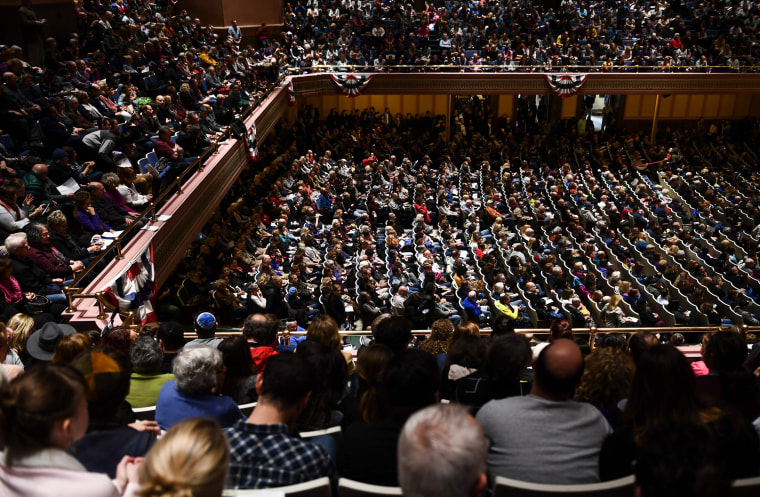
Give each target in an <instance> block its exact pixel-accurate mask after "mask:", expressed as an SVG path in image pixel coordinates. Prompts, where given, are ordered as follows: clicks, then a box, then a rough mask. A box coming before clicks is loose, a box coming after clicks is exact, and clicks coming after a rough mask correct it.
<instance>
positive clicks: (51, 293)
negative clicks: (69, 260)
mask: <svg viewBox="0 0 760 497" xmlns="http://www.w3.org/2000/svg"><path fill="white" fill-rule="evenodd" d="M5 248H6V249H7V250H8V258H9V259H10V261H11V266H12V267H13V277H14V278H16V280H17V281H18V284H19V286H20V287H21V291H22V292H24V293H25V294H27V298H29V294H30V293H33V294H37V295H44V296H45V297H47V299H48V300H49V301H50V302H51V303H53V304H63V305H66V304H67V301H66V296H65V295H64V294H63V293H62V289H63V278H55V279H51V278H50V276H48V274H47V273H46V272H45V271H44V270H43V269H42V268H41V267H39V266H37V265H36V264H34V263H33V262H32V260H31V259H30V258H29V242H28V241H27V239H26V233H13V234H11V235H9V236H8V238H6V239H5Z"/></svg>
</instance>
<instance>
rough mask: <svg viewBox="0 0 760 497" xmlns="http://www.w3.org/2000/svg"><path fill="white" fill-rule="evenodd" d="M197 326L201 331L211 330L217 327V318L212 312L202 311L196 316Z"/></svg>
mask: <svg viewBox="0 0 760 497" xmlns="http://www.w3.org/2000/svg"><path fill="white" fill-rule="evenodd" d="M195 327H196V328H197V329H199V330H201V331H211V330H213V329H214V328H215V327H216V318H215V317H214V315H213V314H211V313H210V312H202V313H200V314H198V317H196V318H195Z"/></svg>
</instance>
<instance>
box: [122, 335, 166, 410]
mask: <svg viewBox="0 0 760 497" xmlns="http://www.w3.org/2000/svg"><path fill="white" fill-rule="evenodd" d="M129 358H130V359H131V360H132V376H131V377H130V379H129V385H130V386H129V394H128V395H127V402H129V403H130V405H131V406H132V407H134V408H137V407H150V406H154V405H156V401H157V400H158V394H159V392H160V391H161V387H163V386H164V383H166V382H167V381H169V380H173V379H174V375H173V374H161V364H162V363H163V361H164V353H163V352H162V351H161V346H160V345H159V344H158V342H157V341H155V340H154V339H153V338H152V337H149V336H147V335H143V336H140V337H137V338H136V339H135V342H134V343H133V344H132V348H131V349H130V351H129Z"/></svg>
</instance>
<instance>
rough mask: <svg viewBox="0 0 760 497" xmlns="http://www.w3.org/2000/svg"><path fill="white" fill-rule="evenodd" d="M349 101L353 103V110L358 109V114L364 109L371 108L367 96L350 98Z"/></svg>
mask: <svg viewBox="0 0 760 497" xmlns="http://www.w3.org/2000/svg"><path fill="white" fill-rule="evenodd" d="M349 100H353V101H354V109H359V111H360V112H361V111H363V110H364V109H369V108H370V107H371V106H372V104H371V103H370V101H369V96H367V95H359V96H358V97H354V98H350V99H349Z"/></svg>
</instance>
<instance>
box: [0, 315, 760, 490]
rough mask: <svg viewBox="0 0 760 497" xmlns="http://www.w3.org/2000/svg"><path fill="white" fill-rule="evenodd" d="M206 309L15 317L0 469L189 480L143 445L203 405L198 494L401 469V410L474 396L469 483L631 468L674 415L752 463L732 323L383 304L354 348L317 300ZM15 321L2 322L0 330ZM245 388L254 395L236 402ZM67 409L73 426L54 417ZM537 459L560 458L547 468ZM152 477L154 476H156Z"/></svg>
mask: <svg viewBox="0 0 760 497" xmlns="http://www.w3.org/2000/svg"><path fill="white" fill-rule="evenodd" d="M216 327H217V322H216V320H215V317H214V316H213V314H211V313H208V312H204V313H201V314H199V315H198V316H196V318H195V320H194V328H195V333H196V336H197V338H195V339H193V340H190V341H189V342H187V343H186V341H185V338H184V333H185V331H184V329H183V328H182V326H181V325H179V324H178V323H174V322H165V323H162V324H158V323H156V324H149V325H145V326H144V327H142V328H141V329H140V331H139V333H135V331H134V330H131V329H129V328H126V327H115V328H110V329H108V330H106V331H105V332H104V333H101V332H98V331H95V330H93V331H92V332H89V333H77V332H76V331H75V330H74V329H73V328H71V327H70V326H67V325H61V324H55V323H47V324H46V325H44V326H43V327H42V328H40V329H38V330H36V331H33V332H32V333H31V334H29V335H27V337H26V340H25V341H24V342H22V343H21V347H23V349H20V350H16V349H13V348H10V347H8V346H7V345H4V346H3V349H1V350H0V351H2V352H5V353H8V352H10V351H11V350H12V351H13V354H17V353H19V354H21V355H22V356H24V357H25V358H26V360H25V361H24V364H23V366H24V367H25V370H22V367H21V366H7V365H3V366H2V368H1V369H2V371H3V375H2V377H3V378H5V375H6V374H10V375H11V376H12V377H13V379H12V380H11V381H10V383H7V384H4V385H3V386H2V396H0V398H1V399H2V402H3V403H2V411H0V413H2V414H0V427H1V428H2V431H0V433H2V438H0V441H1V442H2V444H3V446H4V449H5V450H6V458H5V459H4V460H3V461H2V463H0V464H2V466H3V472H2V473H0V485H3V488H8V489H10V488H16V489H19V488H21V489H25V490H24V491H25V492H28V491H31V490H30V489H31V487H30V485H32V484H33V483H31V481H30V476H31V475H34V477H35V480H34V483H35V484H36V483H39V482H40V481H43V482H46V483H50V484H52V483H59V484H62V483H63V482H64V481H66V487H65V489H66V490H72V489H74V488H80V487H83V488H84V487H86V486H87V485H90V486H94V488H96V489H98V491H100V492H102V494H103V495H130V496H131V495H134V493H133V492H135V491H136V487H137V486H138V485H141V486H142V487H143V489H142V490H140V493H139V495H164V493H163V492H165V490H164V489H165V488H166V486H170V487H171V488H175V486H182V485H191V484H192V482H191V481H188V473H189V472H188V469H195V468H189V467H188V466H184V467H183V468H171V469H169V468H166V467H164V468H163V474H161V475H155V474H152V473H151V472H150V471H149V470H148V469H147V468H151V467H152V465H153V464H155V458H156V457H158V456H156V454H155V452H156V451H159V450H161V448H162V447H163V446H164V445H165V444H166V442H164V441H163V439H164V438H166V439H167V440H171V439H172V437H173V433H175V432H177V431H178V430H181V429H182V427H184V426H186V425H187V424H188V423H190V422H193V423H198V422H200V421H188V420H194V419H195V418H210V419H211V420H212V421H211V422H210V423H211V424H210V425H209V426H211V427H216V428H215V429H216V430H217V431H218V433H219V434H218V436H217V438H216V440H217V442H218V443H217V444H216V446H217V448H218V450H220V451H222V454H220V455H219V458H220V460H221V461H223V463H222V469H223V471H222V473H224V478H222V479H223V480H224V481H220V482H219V487H218V490H217V493H212V494H209V495H214V496H216V495H221V492H222V488H223V487H225V486H226V487H227V488H241V489H242V488H271V487H279V486H283V485H289V484H295V483H300V482H304V481H310V480H314V479H317V478H319V477H323V476H327V477H328V478H329V479H330V480H331V481H332V482H333V484H335V483H336V481H337V478H338V476H339V475H340V476H341V477H343V478H349V479H351V480H356V481H360V482H364V483H369V484H374V485H383V486H388V487H397V486H399V484H400V485H401V486H402V487H404V485H407V484H409V482H408V480H407V479H406V478H405V476H404V475H405V471H406V469H405V468H404V466H405V464H411V462H410V461H409V458H410V457H411V455H410V454H409V453H408V452H406V451H404V450H400V448H399V447H403V446H404V443H405V442H404V441H403V436H402V437H401V440H402V441H401V442H400V441H399V435H401V434H402V433H403V432H404V431H405V430H406V428H405V425H406V424H407V423H408V422H409V421H408V420H409V419H410V417H411V416H413V415H414V414H415V413H416V412H419V411H420V410H422V409H424V408H426V407H428V406H431V405H434V404H436V403H437V402H438V401H439V399H441V398H443V399H448V400H449V402H451V403H454V404H458V405H461V406H462V409H463V411H464V412H466V411H470V413H472V415H473V416H475V420H476V421H475V420H473V419H472V418H469V419H470V421H469V422H470V423H474V426H478V427H479V429H478V431H480V430H482V433H483V434H484V435H485V437H486V439H487V440H488V444H486V443H485V440H484V442H483V446H482V447H483V448H482V451H483V452H482V457H483V461H484V462H483V467H482V469H481V472H482V473H483V478H482V481H481V482H479V483H477V487H478V488H477V491H478V492H479V491H481V490H482V489H483V487H484V486H485V485H486V474H487V475H488V477H489V478H490V479H491V480H493V479H494V478H495V477H497V476H502V477H508V478H512V479H518V480H521V481H526V482H535V483H551V484H561V485H574V484H582V483H594V482H599V481H600V480H602V481H604V480H614V479H617V478H620V477H624V476H627V475H630V474H632V473H633V472H634V460H635V459H636V458H637V457H641V453H642V452H641V451H642V450H644V449H645V448H647V447H649V446H650V444H651V443H653V440H654V439H656V438H662V437H663V436H667V434H668V433H671V432H672V430H676V429H678V427H679V426H680V427H681V428H683V427H684V426H686V427H689V428H690V429H693V430H695V431H694V432H693V433H695V434H698V435H699V436H698V437H697V438H698V439H699V440H700V443H701V444H702V445H700V447H703V450H704V451H705V454H713V453H714V455H715V457H716V458H717V460H719V461H721V460H722V461H723V462H721V463H719V464H718V465H717V467H718V468H719V473H720V475H721V477H722V478H726V481H730V480H732V479H736V478H747V477H751V476H755V475H757V474H758V472H760V438H758V434H757V431H756V428H755V427H753V422H754V423H755V425H756V426H757V424H758V421H757V420H758V419H759V418H758V416H759V415H760V390H759V389H758V381H757V378H756V376H755V375H754V374H753V373H752V371H753V370H756V369H757V367H758V366H759V364H758V356H759V355H758V354H757V352H758V351H757V350H756V349H753V351H752V354H751V355H750V354H748V349H747V344H746V339H745V337H744V336H743V335H742V333H741V331H740V330H739V329H738V328H735V327H734V328H731V329H726V330H722V331H719V332H716V333H713V334H707V335H705V338H704V341H703V349H702V353H703V359H704V360H703V361H696V362H694V363H690V362H689V360H688V359H687V358H686V357H685V356H684V355H682V353H681V352H680V351H679V350H678V349H677V348H675V347H674V346H673V345H670V344H666V345H663V344H660V343H659V342H660V340H659V339H658V337H657V336H656V335H655V334H652V333H646V332H640V333H632V334H630V336H629V337H626V336H625V335H624V334H610V335H599V336H596V337H595V336H593V335H592V336H591V339H590V340H589V342H587V343H585V342H584V341H581V340H576V339H575V338H574V335H573V331H572V327H571V324H570V322H569V321H568V320H566V319H558V320H555V321H554V322H553V323H552V326H551V332H552V333H551V336H550V338H549V340H548V342H544V343H540V344H536V343H533V344H532V343H531V342H530V341H529V340H528V339H527V338H526V337H524V336H522V335H518V334H515V333H514V331H513V327H512V326H511V325H510V321H509V320H508V319H506V318H499V319H497V320H496V322H495V323H494V327H493V332H492V334H491V335H490V336H489V337H487V338H486V337H480V330H479V327H478V325H477V324H475V323H473V322H469V323H466V324H465V323H462V324H460V325H458V326H456V327H455V326H454V325H453V324H452V323H451V321H450V320H448V319H440V320H437V321H435V322H434V323H433V329H432V333H431V335H430V337H429V338H428V339H427V340H424V341H422V342H421V343H420V340H419V338H418V339H415V337H414V336H413V335H412V324H411V322H409V321H408V320H407V319H406V318H404V317H401V316H395V317H394V316H390V315H389V314H385V315H382V316H380V317H378V318H377V319H376V320H375V321H374V322H373V323H372V333H373V339H372V342H371V343H370V344H368V345H367V346H365V347H364V348H363V350H361V351H360V352H359V354H358V358H357V361H356V363H355V364H354V362H353V358H352V354H350V353H348V354H347V353H345V352H342V351H341V346H342V340H341V337H340V331H339V328H338V324H337V323H336V322H335V321H334V320H333V319H332V318H330V317H326V316H322V317H319V318H316V319H314V320H313V321H312V323H311V324H310V325H309V327H308V330H307V331H306V336H305V339H304V340H301V341H299V343H298V345H297V346H296V345H294V344H292V343H291V344H286V343H280V340H278V331H279V328H280V321H279V319H277V317H276V316H274V315H263V314H254V315H251V316H248V317H247V318H246V320H245V323H244V326H243V329H242V333H241V334H232V335H230V336H229V337H227V338H224V339H222V338H221V337H217V336H216ZM11 335H12V331H11V330H9V329H8V328H7V327H5V326H4V325H3V326H2V327H0V338H2V339H3V343H4V344H6V343H8V342H12V340H11ZM101 335H102V336H101ZM293 349H295V354H294V353H292V352H291V351H292V350H293ZM531 349H532V350H531ZM167 371H170V372H167ZM88 379H89V381H88ZM56 394H58V395H56ZM250 402H255V403H256V404H255V405H254V406H253V410H252V412H251V413H250V414H243V413H242V411H241V408H246V409H250V408H251V405H250ZM243 403H246V404H248V405H247V406H243V405H242V404H243ZM142 405H147V406H155V421H146V420H143V421H139V420H137V417H136V413H135V411H134V408H135V407H136V406H142ZM653 411H654V412H656V413H657V416H653V415H652V413H653ZM32 414H33V415H34V417H33V418H31V417H30V416H31V415H32ZM558 414H561V415H560V416H558ZM32 419H33V420H34V422H32ZM64 421H65V426H66V427H68V426H69V425H71V429H65V430H62V432H59V431H58V430H59V428H56V427H57V426H59V424H60V423H62V422H64ZM193 426H196V428H197V427H198V425H193ZM45 427H47V428H45ZM219 427H221V429H222V431H223V434H222V431H219V430H220V428H219ZM293 427H295V430H296V431H295V432H291V431H290V429H291V428H293ZM330 427H340V430H339V432H340V433H341V434H340V436H339V437H337V438H336V437H333V436H330V435H325V434H322V435H317V436H313V435H312V434H309V435H308V437H310V438H308V440H305V439H304V438H302V437H299V436H298V434H297V433H298V432H300V433H304V432H307V431H312V430H319V429H326V428H330ZM43 428H45V429H43ZM459 429H460V430H461V429H462V427H461V426H460V427H459ZM157 436H160V437H161V439H160V440H159V441H158V442H156V437H157ZM679 440H681V443H683V438H681V439H679ZM22 441H23V443H22ZM468 443H473V442H471V441H470V442H468ZM399 444H401V445H399ZM677 445H679V444H676V446H677ZM444 447H445V446H444ZM674 448H676V447H671V449H674ZM253 449H255V450H253ZM442 450H449V449H448V448H444V449H442ZM195 452H197V451H195ZM44 453H46V454H49V455H50V456H52V455H55V458H51V457H49V456H48V457H41V454H44ZM204 454H205V451H204ZM637 455H638V456H637ZM143 457H145V458H146V459H145V460H144V461H143V459H142V458H143ZM183 460H187V457H186V456H185V457H184V458H183ZM74 461H76V463H75V462H74ZM227 463H229V466H227ZM193 464H196V463H193ZM198 464H199V463H198ZM272 465H276V467H277V471H272V470H271V467H272ZM547 465H551V466H552V467H555V468H556V471H553V472H551V473H550V474H547V473H546V471H544V470H543V468H545V467H546V466H547ZM128 468H131V471H130V470H128ZM635 469H636V470H637V471H638V469H639V467H638V465H635ZM458 470H461V468H459V469H453V471H458ZM716 471H717V470H716ZM190 473H192V472H190ZM637 476H640V475H639V474H638V473H637ZM154 478H158V479H159V480H158V482H156V481H154V480H153V479H154ZM225 478H226V479H225ZM111 479H113V481H111ZM189 480H192V478H189ZM640 483H642V482H640ZM470 484H472V485H473V486H476V483H475V481H472V482H470ZM111 485H115V487H114V486H111ZM148 486H153V488H152V489H145V487H148ZM156 488H158V489H159V490H161V492H159V493H151V492H158V490H156ZM51 489H52V487H51V486H49V485H46V486H44V487H38V488H37V490H36V491H35V492H32V494H34V495H52V494H51V491H52V490H51ZM106 489H110V490H109V491H106ZM56 491H60V490H56ZM145 492H147V493H145ZM476 494H477V492H476V493H473V495H476ZM711 495H712V494H711ZM716 495H718V494H716Z"/></svg>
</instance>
